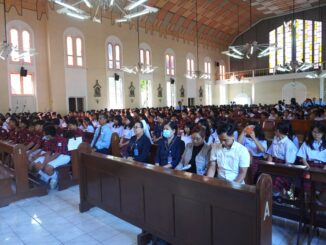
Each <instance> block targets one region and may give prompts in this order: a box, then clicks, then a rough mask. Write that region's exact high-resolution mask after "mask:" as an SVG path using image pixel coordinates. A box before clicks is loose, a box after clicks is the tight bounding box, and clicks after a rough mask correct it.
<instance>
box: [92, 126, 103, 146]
mask: <svg viewBox="0 0 326 245" xmlns="http://www.w3.org/2000/svg"><path fill="white" fill-rule="evenodd" d="M101 131H102V126H100V130H99V131H98V134H97V136H96V139H95V141H94V144H93V147H95V148H96V143H97V141H98V140H99V138H100V137H101Z"/></svg>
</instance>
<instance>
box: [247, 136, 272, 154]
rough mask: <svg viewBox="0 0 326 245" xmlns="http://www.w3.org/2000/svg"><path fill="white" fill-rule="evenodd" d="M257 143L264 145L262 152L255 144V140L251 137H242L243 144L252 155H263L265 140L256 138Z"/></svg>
mask: <svg viewBox="0 0 326 245" xmlns="http://www.w3.org/2000/svg"><path fill="white" fill-rule="evenodd" d="M258 141H259V143H260V144H261V145H262V146H263V147H264V149H265V150H264V152H260V151H259V150H258V148H257V146H256V144H255V141H254V140H253V139H252V138H249V137H244V139H243V145H244V146H245V147H246V148H247V149H248V151H249V152H250V153H251V155H252V156H254V157H263V156H264V155H265V152H266V150H267V141H266V140H258Z"/></svg>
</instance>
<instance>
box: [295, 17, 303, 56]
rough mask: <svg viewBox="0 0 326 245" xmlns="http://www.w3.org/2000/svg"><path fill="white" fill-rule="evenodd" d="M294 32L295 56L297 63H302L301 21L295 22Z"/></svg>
mask: <svg viewBox="0 0 326 245" xmlns="http://www.w3.org/2000/svg"><path fill="white" fill-rule="evenodd" d="M295 27H296V28H295V30H296V37H295V38H296V56H297V61H298V62H302V61H303V20H296V22H295Z"/></svg>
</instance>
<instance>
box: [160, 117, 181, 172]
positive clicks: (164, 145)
mask: <svg viewBox="0 0 326 245" xmlns="http://www.w3.org/2000/svg"><path fill="white" fill-rule="evenodd" d="M177 133H178V126H177V122H168V123H166V124H165V125H164V128H163V139H161V140H160V141H159V142H158V149H157V153H156V158H155V165H157V166H162V167H164V168H175V167H176V166H177V165H178V163H179V162H180V160H181V156H182V154H183V151H184V149H185V144H184V142H183V141H182V140H181V138H180V137H179V136H177Z"/></svg>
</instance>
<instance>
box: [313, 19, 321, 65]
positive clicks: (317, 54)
mask: <svg viewBox="0 0 326 245" xmlns="http://www.w3.org/2000/svg"><path fill="white" fill-rule="evenodd" d="M321 25H322V24H321V22H319V21H315V22H314V63H315V68H318V66H319V65H320V64H317V63H321V62H322V55H321V54H322V53H321V52H322V43H321V40H322V38H321V35H322V34H321V31H322V28H321Z"/></svg>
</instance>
